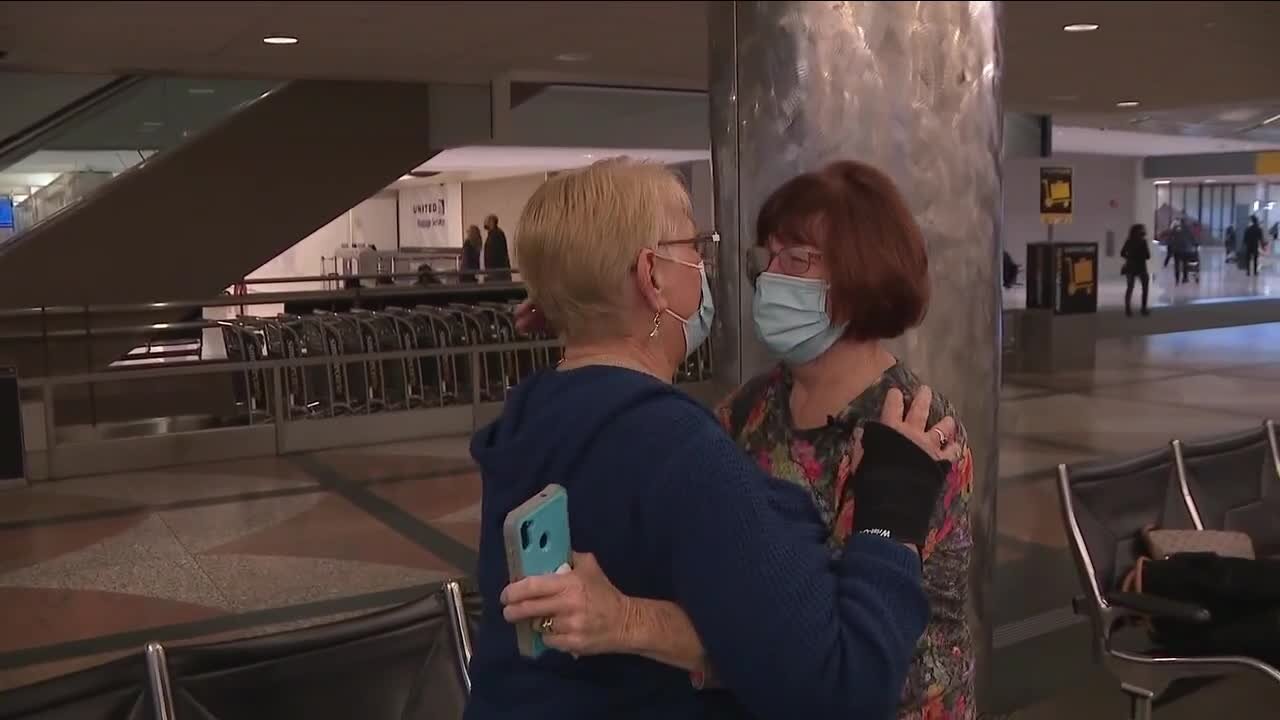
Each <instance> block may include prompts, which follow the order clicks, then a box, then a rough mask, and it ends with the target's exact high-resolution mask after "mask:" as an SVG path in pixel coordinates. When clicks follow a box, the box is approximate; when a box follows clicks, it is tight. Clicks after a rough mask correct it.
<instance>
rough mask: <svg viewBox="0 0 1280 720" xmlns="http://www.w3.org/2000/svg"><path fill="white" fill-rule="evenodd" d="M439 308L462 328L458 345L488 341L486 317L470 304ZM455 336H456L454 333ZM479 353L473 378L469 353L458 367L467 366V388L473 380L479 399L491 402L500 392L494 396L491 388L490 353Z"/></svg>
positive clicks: (471, 344)
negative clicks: (476, 369)
mask: <svg viewBox="0 0 1280 720" xmlns="http://www.w3.org/2000/svg"><path fill="white" fill-rule="evenodd" d="M441 309H442V310H443V311H444V312H445V313H447V314H448V315H449V317H450V318H451V319H452V320H453V321H454V322H455V323H457V325H458V326H459V327H460V328H461V329H462V332H461V340H462V342H461V343H460V344H459V346H461V347H475V346H477V345H484V344H486V343H487V342H489V340H488V338H489V337H490V336H491V334H490V332H489V331H488V329H487V327H486V325H487V322H488V319H487V318H485V317H484V315H483V314H481V313H477V312H476V310H475V308H473V307H472V306H470V305H462V304H458V303H455V304H451V305H449V306H447V307H444V308H441ZM455 337H458V336H457V335H455ZM479 355H480V357H479V363H478V364H479V374H478V375H477V376H476V377H474V378H473V377H471V357H470V354H468V355H467V359H466V360H465V361H463V362H461V363H459V365H460V367H465V368H467V372H466V375H467V381H468V385H467V390H468V391H470V390H471V387H470V383H472V382H474V383H475V384H476V385H477V386H478V387H479V396H480V400H481V401H484V402H491V401H493V400H496V399H501V395H500V394H498V395H497V396H496V397H495V393H494V392H493V389H492V387H493V383H492V382H491V381H492V377H493V376H492V374H491V371H490V364H491V363H490V358H489V355H490V353H479ZM466 398H467V399H468V400H469V399H470V395H467V396H466Z"/></svg>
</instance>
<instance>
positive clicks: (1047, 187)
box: [1040, 167, 1075, 225]
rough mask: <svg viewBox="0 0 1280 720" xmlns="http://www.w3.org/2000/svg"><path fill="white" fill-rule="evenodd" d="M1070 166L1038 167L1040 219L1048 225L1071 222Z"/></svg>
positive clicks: (1072, 198)
mask: <svg viewBox="0 0 1280 720" xmlns="http://www.w3.org/2000/svg"><path fill="white" fill-rule="evenodd" d="M1074 201H1075V198H1074V197H1073V193H1072V185H1071V168H1067V167H1042V168H1040V220H1041V222H1044V223H1045V224H1048V225H1056V224H1059V223H1069V222H1071V211H1072V210H1073V209H1074V207H1073V206H1074V204H1075V203H1074Z"/></svg>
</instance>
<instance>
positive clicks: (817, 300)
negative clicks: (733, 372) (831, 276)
mask: <svg viewBox="0 0 1280 720" xmlns="http://www.w3.org/2000/svg"><path fill="white" fill-rule="evenodd" d="M827 289H828V286H827V283H826V281H825V280H815V279H813V278H798V277H792V276H790V275H779V274H777V273H762V274H761V275H760V277H758V278H756V294H755V298H754V300H752V304H751V313H752V315H753V316H755V321H756V334H757V335H758V336H759V337H760V340H761V341H763V342H764V344H765V347H767V348H769V352H771V353H773V354H774V355H776V356H777V357H778V358H780V359H781V360H782V361H783V362H785V363H786V364H788V365H803V364H804V363H807V362H809V361H810V360H813V359H814V358H816V357H818V356H819V355H821V354H822V353H824V352H826V351H827V348H830V347H831V346H832V345H834V344H835V343H836V341H837V340H839V339H840V338H841V337H842V336H843V335H844V331H845V328H846V327H848V326H847V325H832V324H831V316H829V315H827Z"/></svg>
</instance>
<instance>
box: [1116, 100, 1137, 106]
mask: <svg viewBox="0 0 1280 720" xmlns="http://www.w3.org/2000/svg"><path fill="white" fill-rule="evenodd" d="M1141 104H1142V103H1140V102H1138V101H1137V100H1121V101H1120V102H1118V103H1116V107H1138V106H1139V105H1141Z"/></svg>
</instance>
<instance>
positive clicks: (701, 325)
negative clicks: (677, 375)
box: [654, 253, 716, 358]
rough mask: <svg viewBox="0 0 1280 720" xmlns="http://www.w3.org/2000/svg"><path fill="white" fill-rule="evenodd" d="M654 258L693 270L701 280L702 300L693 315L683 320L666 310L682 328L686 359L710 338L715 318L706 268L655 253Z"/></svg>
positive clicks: (668, 309)
mask: <svg viewBox="0 0 1280 720" xmlns="http://www.w3.org/2000/svg"><path fill="white" fill-rule="evenodd" d="M654 257H656V258H661V259H662V260H666V261H668V262H673V263H676V264H677V265H684V266H685V267H690V268H693V269H695V270H697V271H698V275H700V276H701V278H702V298H701V300H700V301H699V303H698V309H697V310H695V311H694V313H693V315H690V316H689V317H687V318H683V317H680V316H679V315H677V314H676V313H675V311H674V310H672V309H671V308H667V310H666V313H667V314H668V315H670V316H671V317H673V318H675V319H676V320H679V321H680V324H681V325H682V326H683V327H684V356H685V357H686V358H687V357H689V356H690V355H692V354H693V353H694V351H695V350H697V349H698V348H699V347H700V346H701V345H702V343H704V342H706V341H707V338H708V337H710V336H711V322H712V320H714V319H715V316H716V305H715V300H714V299H713V298H712V296H711V283H710V282H708V280H707V266H706V265H705V264H704V263H691V262H687V261H684V260H677V259H676V258H673V257H667V256H666V255H658V254H656V253H655V254H654Z"/></svg>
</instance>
